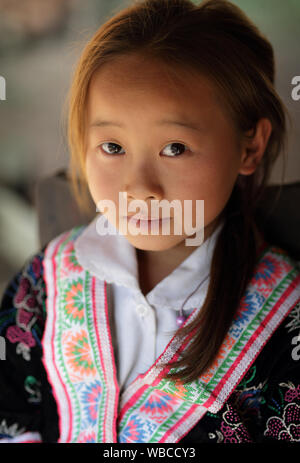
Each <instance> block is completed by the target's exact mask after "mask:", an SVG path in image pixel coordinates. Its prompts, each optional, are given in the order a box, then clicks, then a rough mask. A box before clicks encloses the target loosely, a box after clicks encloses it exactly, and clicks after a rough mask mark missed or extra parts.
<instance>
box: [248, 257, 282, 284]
mask: <svg viewBox="0 0 300 463" xmlns="http://www.w3.org/2000/svg"><path fill="white" fill-rule="evenodd" d="M276 251H277V249H276ZM284 272H285V268H284V261H283V260H280V261H278V260H277V259H274V258H273V256H272V255H269V254H268V255H266V256H264V257H263V258H262V259H261V261H260V267H259V271H258V272H256V274H255V280H256V283H257V285H258V287H259V288H261V289H263V288H264V287H265V286H266V285H270V284H271V285H273V284H274V283H276V280H277V279H279V278H282V275H283V273H284Z"/></svg>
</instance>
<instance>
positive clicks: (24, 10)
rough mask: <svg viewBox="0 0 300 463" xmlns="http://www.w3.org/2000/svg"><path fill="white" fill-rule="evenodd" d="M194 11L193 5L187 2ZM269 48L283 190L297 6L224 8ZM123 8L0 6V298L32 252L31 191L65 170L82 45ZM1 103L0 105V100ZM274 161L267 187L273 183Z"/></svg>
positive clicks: (275, 2)
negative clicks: (243, 17) (238, 14)
mask: <svg viewBox="0 0 300 463" xmlns="http://www.w3.org/2000/svg"><path fill="white" fill-rule="evenodd" d="M195 3H197V4H198V3H199V1H195ZM232 3H235V4H236V5H238V6H239V7H241V8H242V9H243V10H244V12H245V13H246V14H247V15H248V16H249V17H250V18H251V19H252V20H253V21H254V22H255V23H256V24H257V26H258V27H259V28H260V29H261V30H262V32H263V33H264V34H265V35H266V36H267V37H268V39H269V40H270V41H271V43H272V44H273V47H274V51H275V58H276V64H277V75H276V88H277V90H278V93H279V95H280V96H281V98H282V99H283V101H284V102H285V104H286V106H287V108H288V110H289V112H290V115H291V117H292V121H293V127H292V129H291V130H290V132H289V152H288V163H287V167H286V175H285V179H284V183H291V182H295V181H299V180H300V156H299V150H298V147H299V143H300V101H298V102H297V101H294V100H293V99H292V98H291V91H292V88H293V86H292V85H291V81H292V78H293V77H294V76H297V75H300V47H299V43H300V29H299V24H300V0H285V1H284V2H283V1H282V0H232ZM128 4H130V0H128V1H121V0H85V1H79V0H22V1H20V0H0V76H2V77H4V79H5V82H6V89H5V90H6V92H5V93H6V100H1V99H0V121H1V123H0V143H1V145H0V146H1V150H0V297H1V296H2V293H3V290H4V288H5V286H6V285H7V283H8V281H9V280H10V279H11V278H12V276H13V275H14V274H15V273H16V272H17V271H18V270H19V269H20V268H21V266H22V265H23V264H24V262H25V260H26V259H27V258H28V257H29V256H30V255H32V254H33V253H35V252H37V251H38V250H39V248H40V238H39V229H38V217H37V208H36V198H35V185H36V183H37V181H38V180H40V179H42V178H43V177H47V176H49V175H51V174H52V173H54V172H56V171H57V170H58V169H61V168H66V167H67V164H68V147H67V142H66V140H65V139H64V135H63V105H64V101H65V98H66V95H67V91H68V88H69V84H70V79H71V74H72V72H73V70H74V67H75V65H76V62H77V60H78V58H79V55H80V52H81V50H82V49H83V47H84V44H85V43H86V41H87V40H89V38H90V37H91V36H92V35H93V34H94V32H95V31H96V30H97V29H98V28H99V26H100V25H101V24H102V23H103V22H104V21H105V20H106V19H108V18H109V17H110V16H111V15H112V14H113V13H114V12H116V11H118V10H119V9H121V8H122V7H125V6H127V5H128ZM0 98H1V97H0ZM282 167H283V164H282V161H279V162H278V164H276V166H275V169H274V171H273V175H272V178H271V184H276V183H280V182H281V172H282Z"/></svg>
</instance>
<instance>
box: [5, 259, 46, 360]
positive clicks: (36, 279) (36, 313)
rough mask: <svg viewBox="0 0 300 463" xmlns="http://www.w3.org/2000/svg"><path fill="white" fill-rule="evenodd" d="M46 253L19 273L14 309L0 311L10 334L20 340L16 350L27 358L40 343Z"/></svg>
mask: <svg viewBox="0 0 300 463" xmlns="http://www.w3.org/2000/svg"><path fill="white" fill-rule="evenodd" d="M42 259H43V254H42V253H40V254H37V255H36V256H34V257H33V258H32V260H31V261H30V260H29V262H28V263H27V264H25V265H24V269H23V270H22V271H21V272H19V274H18V275H17V280H18V281H17V283H18V286H17V288H18V289H17V291H16V293H15V294H14V296H13V300H12V304H13V309H12V310H10V311H9V312H8V313H7V312H5V313H4V314H1V315H0V326H1V327H2V328H3V327H6V326H7V325H9V326H8V327H7V329H6V337H7V339H8V340H9V341H10V342H11V343H15V344H16V353H17V354H21V355H22V356H23V358H24V359H25V360H27V361H29V360H30V359H31V355H30V350H31V348H32V347H34V346H35V345H36V334H37V333H38V332H39V326H38V323H39V322H41V320H42V318H43V313H42V308H43V303H44V301H43V294H44V292H45V286H44V281H43V278H42V277H43V268H42V264H41V261H42Z"/></svg>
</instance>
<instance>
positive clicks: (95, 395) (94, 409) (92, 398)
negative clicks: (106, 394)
mask: <svg viewBox="0 0 300 463" xmlns="http://www.w3.org/2000/svg"><path fill="white" fill-rule="evenodd" d="M101 394H102V386H101V384H100V382H99V381H95V382H93V383H92V384H90V385H89V386H88V387H87V389H86V390H85V391H84V392H83V394H82V401H83V403H84V411H85V413H86V418H87V420H88V422H89V424H92V425H94V424H96V422H97V417H98V412H99V402H100V398H101Z"/></svg>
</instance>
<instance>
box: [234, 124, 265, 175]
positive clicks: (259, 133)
mask: <svg viewBox="0 0 300 463" xmlns="http://www.w3.org/2000/svg"><path fill="white" fill-rule="evenodd" d="M250 132H251V131H250ZM271 133H272V124H271V122H270V120H269V119H267V118H262V119H260V120H259V121H258V122H257V124H256V131H255V132H254V135H252V137H251V138H250V139H249V138H248V139H247V138H245V140H244V142H243V145H242V146H243V147H242V156H241V166H240V170H239V173H240V174H242V175H251V174H253V173H254V172H255V170H256V168H257V166H258V165H259V163H260V161H261V159H262V157H263V155H264V152H265V149H266V147H267V144H268V141H269V138H270V135H271ZM249 134H250V133H249V132H247V133H246V135H249Z"/></svg>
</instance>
